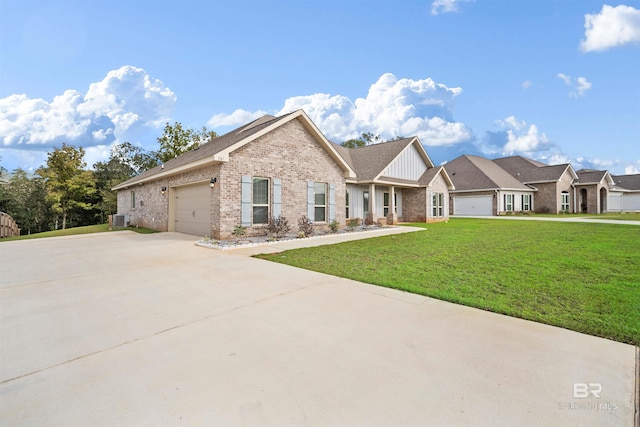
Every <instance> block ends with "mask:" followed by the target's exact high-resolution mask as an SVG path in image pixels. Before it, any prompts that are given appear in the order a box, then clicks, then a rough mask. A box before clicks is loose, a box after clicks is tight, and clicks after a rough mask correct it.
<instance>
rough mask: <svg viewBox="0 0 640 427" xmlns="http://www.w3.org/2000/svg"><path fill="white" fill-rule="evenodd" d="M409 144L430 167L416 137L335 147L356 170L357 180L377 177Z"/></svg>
mask: <svg viewBox="0 0 640 427" xmlns="http://www.w3.org/2000/svg"><path fill="white" fill-rule="evenodd" d="M411 144H414V146H415V147H416V148H417V149H418V152H419V154H420V156H421V157H422V160H423V161H424V162H425V164H426V165H427V167H429V168H432V167H433V162H432V161H431V159H430V158H429V156H428V155H427V153H426V151H424V147H422V144H421V143H420V140H419V139H418V138H417V137H412V138H402V139H397V140H394V141H387V142H380V143H377V144H371V145H366V146H364V147H358V148H345V147H342V146H340V145H338V146H337V149H338V152H339V153H340V154H341V155H342V156H343V157H344V158H345V160H346V161H347V163H349V166H351V167H352V168H353V169H354V170H355V171H356V175H357V177H358V181H372V180H375V179H376V178H378V177H379V176H380V174H381V173H382V172H384V170H385V168H386V167H387V166H389V165H390V164H391V162H393V160H394V159H395V158H396V157H398V156H399V155H400V153H402V152H403V151H404V150H405V149H406V148H407V147H408V146H409V145H411Z"/></svg>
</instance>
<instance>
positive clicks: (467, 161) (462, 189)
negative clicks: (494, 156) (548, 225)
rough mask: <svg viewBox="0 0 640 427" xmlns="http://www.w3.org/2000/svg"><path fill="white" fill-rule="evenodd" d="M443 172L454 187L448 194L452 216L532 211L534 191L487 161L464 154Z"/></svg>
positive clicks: (493, 163) (446, 165) (450, 163)
mask: <svg viewBox="0 0 640 427" xmlns="http://www.w3.org/2000/svg"><path fill="white" fill-rule="evenodd" d="M444 168H445V169H446V171H447V174H448V175H449V176H450V177H451V180H452V181H453V184H454V186H455V188H454V189H453V190H451V191H450V192H449V193H450V194H451V196H450V198H451V202H450V205H449V206H450V208H449V209H450V213H451V214H452V215H479V216H491V215H503V214H505V213H508V212H519V211H532V210H534V207H535V206H534V195H535V193H536V192H537V190H536V189H535V188H534V187H532V186H530V185H526V184H523V183H522V182H520V181H519V180H517V179H516V178H515V177H514V176H512V175H511V174H510V173H508V172H507V171H505V170H504V169H502V168H501V167H500V166H498V165H497V164H496V163H495V162H493V161H491V160H489V159H485V158H484V157H480V156H471V155H466V154H465V155H462V156H460V157H457V158H455V159H454V160H452V161H450V162H448V163H447V164H445V166H444Z"/></svg>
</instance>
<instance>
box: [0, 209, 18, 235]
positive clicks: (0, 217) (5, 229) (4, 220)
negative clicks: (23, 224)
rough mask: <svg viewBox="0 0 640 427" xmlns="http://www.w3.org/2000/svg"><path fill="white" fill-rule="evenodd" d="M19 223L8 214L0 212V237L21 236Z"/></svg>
mask: <svg viewBox="0 0 640 427" xmlns="http://www.w3.org/2000/svg"><path fill="white" fill-rule="evenodd" d="M19 235H20V228H19V227H18V224H16V222H15V221H14V220H13V218H11V217H10V216H9V215H8V214H6V213H4V212H0V239H1V238H3V237H11V236H19Z"/></svg>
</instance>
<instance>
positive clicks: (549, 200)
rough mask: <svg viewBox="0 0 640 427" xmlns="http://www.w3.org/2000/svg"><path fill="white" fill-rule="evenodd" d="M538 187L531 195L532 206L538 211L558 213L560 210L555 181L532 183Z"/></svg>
mask: <svg viewBox="0 0 640 427" xmlns="http://www.w3.org/2000/svg"><path fill="white" fill-rule="evenodd" d="M532 185H533V186H534V187H535V188H537V189H538V191H537V192H535V193H534V195H533V207H534V210H535V212H538V213H558V212H559V211H560V201H559V200H560V194H558V188H557V187H558V186H557V184H556V183H555V182H545V183H537V184H532Z"/></svg>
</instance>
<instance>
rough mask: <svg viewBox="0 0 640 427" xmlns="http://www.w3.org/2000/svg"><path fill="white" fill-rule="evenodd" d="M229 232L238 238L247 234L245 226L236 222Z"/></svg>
mask: <svg viewBox="0 0 640 427" xmlns="http://www.w3.org/2000/svg"><path fill="white" fill-rule="evenodd" d="M231 234H233V236H234V237H236V238H238V239H240V238H242V237H244V236H246V235H247V227H245V226H244V225H242V224H238V225H236V227H235V228H234V229H233V231H232V232H231Z"/></svg>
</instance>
